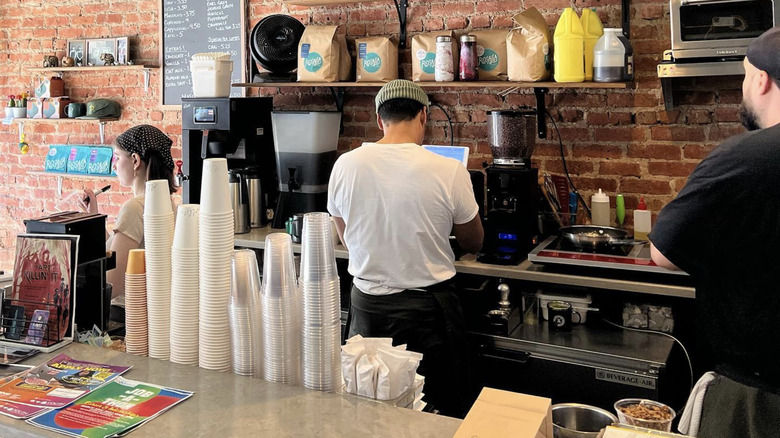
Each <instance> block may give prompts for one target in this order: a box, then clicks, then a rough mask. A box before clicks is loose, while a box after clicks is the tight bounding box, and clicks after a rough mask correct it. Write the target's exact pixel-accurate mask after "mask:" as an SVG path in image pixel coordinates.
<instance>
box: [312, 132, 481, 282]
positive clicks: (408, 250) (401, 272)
mask: <svg viewBox="0 0 780 438" xmlns="http://www.w3.org/2000/svg"><path fill="white" fill-rule="evenodd" d="M328 211H329V212H330V214H331V215H333V216H336V217H341V218H343V219H344V222H345V223H346V229H345V230H344V240H345V243H346V245H347V248H348V249H349V273H350V274H352V275H353V276H354V277H355V286H357V287H358V289H360V290H361V291H363V292H365V293H367V294H372V295H389V294H392V293H398V292H401V291H402V290H404V289H413V288H420V287H426V286H430V285H432V284H436V283H439V282H442V281H444V280H447V279H449V278H451V277H452V276H454V275H455V265H454V262H455V254H454V253H453V252H452V248H451V247H450V242H449V236H450V233H451V231H452V226H453V224H465V223H467V222H469V221H470V220H472V219H474V217H475V216H476V215H477V213H478V211H479V207H478V205H477V202H476V200H475V198H474V190H473V188H472V185H471V178H470V177H469V173H468V171H467V170H466V169H465V168H464V167H463V165H462V164H461V163H459V162H458V161H456V160H453V159H451V158H445V157H442V156H439V155H436V154H434V153H433V152H429V151H427V150H425V149H423V148H422V147H421V146H419V145H416V144H412V143H405V144H376V143H363V145H362V146H361V147H359V148H358V149H355V150H353V151H350V152H347V153H345V154H343V155H341V157H339V159H338V160H337V161H336V164H335V165H334V166H333V172H332V173H331V176H330V182H329V184H328Z"/></svg>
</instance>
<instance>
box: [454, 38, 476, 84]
mask: <svg viewBox="0 0 780 438" xmlns="http://www.w3.org/2000/svg"><path fill="white" fill-rule="evenodd" d="M478 67H479V60H478V58H477V37H475V36H474V35H463V36H461V37H460V68H459V69H458V71H459V77H460V80H461V81H476V80H478V79H479V72H478V71H477V68H478Z"/></svg>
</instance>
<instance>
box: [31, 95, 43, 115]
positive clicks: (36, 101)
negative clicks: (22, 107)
mask: <svg viewBox="0 0 780 438" xmlns="http://www.w3.org/2000/svg"><path fill="white" fill-rule="evenodd" d="M44 100H45V99H42V98H39V97H29V98H27V118H28V119H42V118H43V103H44Z"/></svg>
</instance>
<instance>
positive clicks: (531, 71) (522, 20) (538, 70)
mask: <svg viewBox="0 0 780 438" xmlns="http://www.w3.org/2000/svg"><path fill="white" fill-rule="evenodd" d="M512 20H513V21H514V22H515V27H514V28H513V29H512V30H510V31H509V33H508V34H507V36H506V51H507V73H508V75H509V80H510V81H523V82H536V81H543V80H545V79H547V78H549V77H550V66H551V63H552V54H551V53H550V30H549V28H548V27H547V22H546V21H545V20H544V17H542V14H540V13H539V11H538V10H537V9H536V8H534V7H531V8H529V9H527V10H525V11H523V12H521V13H519V14H517V15H515V16H514V17H512Z"/></svg>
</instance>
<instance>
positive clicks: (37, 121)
mask: <svg viewBox="0 0 780 438" xmlns="http://www.w3.org/2000/svg"><path fill="white" fill-rule="evenodd" d="M117 120H119V118H118V117H103V118H101V119H71V118H68V117H66V118H61V119H28V118H23V119H14V121H15V122H25V123H26V122H35V123H59V122H79V123H103V122H115V121H117Z"/></svg>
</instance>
